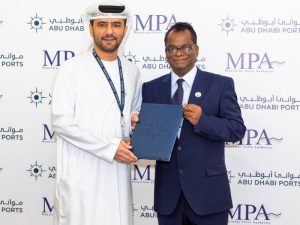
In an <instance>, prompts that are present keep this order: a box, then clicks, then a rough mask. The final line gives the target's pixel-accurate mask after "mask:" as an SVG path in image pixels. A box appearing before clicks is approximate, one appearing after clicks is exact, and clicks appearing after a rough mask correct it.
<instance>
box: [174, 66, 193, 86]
mask: <svg viewBox="0 0 300 225" xmlns="http://www.w3.org/2000/svg"><path fill="white" fill-rule="evenodd" d="M196 73H197V67H196V66H194V67H193V69H191V70H190V71H189V72H188V73H186V74H185V75H184V76H183V77H179V76H178V75H176V74H175V73H174V72H173V71H172V72H171V87H172V88H173V87H174V86H175V84H176V81H177V80H178V79H180V78H182V79H184V81H185V83H186V84H187V85H188V86H189V87H191V86H192V85H193V82H194V79H195V76H196Z"/></svg>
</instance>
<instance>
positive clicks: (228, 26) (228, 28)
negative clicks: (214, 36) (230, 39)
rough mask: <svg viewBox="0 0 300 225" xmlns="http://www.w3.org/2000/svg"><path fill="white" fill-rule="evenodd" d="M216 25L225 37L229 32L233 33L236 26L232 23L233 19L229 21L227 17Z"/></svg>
mask: <svg viewBox="0 0 300 225" xmlns="http://www.w3.org/2000/svg"><path fill="white" fill-rule="evenodd" d="M218 25H219V26H220V27H221V28H222V31H224V32H226V33H227V36H228V34H229V33H230V32H232V31H234V27H236V26H237V24H235V23H234V19H231V18H230V17H229V16H227V17H226V18H225V19H222V22H221V23H220V24H218Z"/></svg>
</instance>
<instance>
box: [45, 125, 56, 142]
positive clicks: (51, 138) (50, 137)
mask: <svg viewBox="0 0 300 225" xmlns="http://www.w3.org/2000/svg"><path fill="white" fill-rule="evenodd" d="M42 125H43V131H44V132H43V135H44V136H43V139H42V142H44V143H56V135H55V133H54V132H53V131H52V129H50V128H49V127H48V125H47V124H42Z"/></svg>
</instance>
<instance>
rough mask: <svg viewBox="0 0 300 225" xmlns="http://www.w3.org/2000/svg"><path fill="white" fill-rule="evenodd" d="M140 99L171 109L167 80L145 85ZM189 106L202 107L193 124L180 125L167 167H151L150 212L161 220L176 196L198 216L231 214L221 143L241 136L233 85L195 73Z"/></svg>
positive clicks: (164, 164) (227, 80) (168, 77)
mask: <svg viewBox="0 0 300 225" xmlns="http://www.w3.org/2000/svg"><path fill="white" fill-rule="evenodd" d="M196 92H200V93H201V97H196V96H195V93H196ZM142 94H143V102H146V103H162V104H171V74H167V75H164V76H162V77H159V78H157V79H155V80H152V81H149V82H146V83H144V84H143V89H142ZM188 102H189V103H191V104H197V105H199V106H201V107H202V110H203V114H202V116H201V117H200V120H199V122H198V124H197V125H196V126H193V125H192V124H191V123H190V122H189V121H187V120H185V119H184V121H183V124H182V129H181V134H180V138H179V140H177V141H176V143H175V145H174V148H173V152H172V156H171V160H170V162H163V161H157V162H156V170H155V187H154V209H155V211H157V212H158V213H160V214H163V215H169V214H171V213H172V212H173V210H174V209H175V207H176V204H177V202H178V199H179V196H180V193H181V192H183V194H184V196H185V198H186V199H187V201H188V203H189V204H190V206H191V207H192V209H193V210H194V211H195V213H197V214H198V215H206V214H210V213H214V212H219V211H224V210H227V209H230V208H232V200H231V194H230V187H229V182H228V178H227V170H226V166H225V158H224V142H225V141H229V142H235V141H238V140H240V139H242V138H243V136H244V133H245V130H246V128H245V126H244V122H243V119H242V116H241V110H240V107H239V105H238V103H237V97H236V93H235V90H234V83H233V80H232V79H231V78H229V77H224V76H220V75H217V74H212V73H208V72H204V71H201V70H199V69H197V75H196V77H195V80H194V83H193V86H192V89H191V94H190V96H189V101H188Z"/></svg>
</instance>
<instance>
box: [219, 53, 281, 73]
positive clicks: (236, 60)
mask: <svg viewBox="0 0 300 225" xmlns="http://www.w3.org/2000/svg"><path fill="white" fill-rule="evenodd" d="M226 55H227V65H226V70H225V71H226V72H274V69H275V68H276V67H280V66H283V65H284V63H285V61H276V60H272V59H271V58H270V57H269V55H268V54H267V53H266V52H265V53H263V54H259V53H254V52H251V53H241V54H239V55H233V54H231V53H226Z"/></svg>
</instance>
